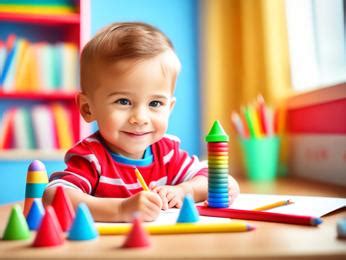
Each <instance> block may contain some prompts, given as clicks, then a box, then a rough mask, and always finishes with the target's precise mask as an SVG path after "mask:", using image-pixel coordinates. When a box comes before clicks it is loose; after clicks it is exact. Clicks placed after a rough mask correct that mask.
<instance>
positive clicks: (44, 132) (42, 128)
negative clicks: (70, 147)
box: [32, 105, 59, 150]
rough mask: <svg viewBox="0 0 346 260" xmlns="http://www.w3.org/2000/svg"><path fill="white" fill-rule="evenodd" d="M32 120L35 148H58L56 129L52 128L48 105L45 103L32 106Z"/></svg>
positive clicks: (52, 123)
mask: <svg viewBox="0 0 346 260" xmlns="http://www.w3.org/2000/svg"><path fill="white" fill-rule="evenodd" d="M32 122H33V126H34V133H35V139H36V147H37V149H41V150H53V149H58V148H59V147H58V145H57V142H56V139H57V138H56V130H55V128H54V118H53V113H52V110H51V109H50V107H49V106H46V105H37V106H34V107H33V108H32ZM43 122H44V124H43Z"/></svg>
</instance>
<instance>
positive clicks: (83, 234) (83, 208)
mask: <svg viewBox="0 0 346 260" xmlns="http://www.w3.org/2000/svg"><path fill="white" fill-rule="evenodd" d="M97 237H98V232H97V230H96V227H95V225H94V220H93V218H92V216H91V214H90V211H89V208H88V207H87V205H86V204H85V203H80V204H79V205H78V207H77V213H76V217H75V219H74V221H73V223H72V227H71V229H70V232H69V234H68V237H67V238H68V239H69V240H91V239H95V238H97Z"/></svg>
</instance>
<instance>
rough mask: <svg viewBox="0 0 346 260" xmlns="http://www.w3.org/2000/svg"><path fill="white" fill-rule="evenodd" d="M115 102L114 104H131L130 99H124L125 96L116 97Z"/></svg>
mask: <svg viewBox="0 0 346 260" xmlns="http://www.w3.org/2000/svg"><path fill="white" fill-rule="evenodd" d="M115 103H116V104H120V105H123V106H128V105H131V102H130V100H128V99H126V98H120V99H118V100H117V101H115Z"/></svg>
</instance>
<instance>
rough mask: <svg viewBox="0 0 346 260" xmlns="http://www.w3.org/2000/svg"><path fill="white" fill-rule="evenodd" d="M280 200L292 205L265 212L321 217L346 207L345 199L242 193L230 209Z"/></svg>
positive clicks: (248, 207) (257, 205) (253, 207)
mask: <svg viewBox="0 0 346 260" xmlns="http://www.w3.org/2000/svg"><path fill="white" fill-rule="evenodd" d="M280 200H291V201H292V202H293V203H292V204H289V205H284V206H281V207H277V208H273V209H269V210H266V211H268V212H276V213H284V214H294V215H306V216H315V217H322V216H324V215H326V214H328V213H330V212H333V211H334V210H337V209H340V208H343V207H346V199H345V198H333V197H315V196H296V195H267V194H246V193H244V194H240V195H239V197H238V198H237V199H236V200H235V202H234V203H233V204H232V205H231V207H230V208H234V209H246V210H252V209H255V208H257V207H261V206H264V205H267V204H270V203H274V202H276V201H280Z"/></svg>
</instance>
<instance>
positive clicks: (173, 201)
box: [152, 185, 185, 210]
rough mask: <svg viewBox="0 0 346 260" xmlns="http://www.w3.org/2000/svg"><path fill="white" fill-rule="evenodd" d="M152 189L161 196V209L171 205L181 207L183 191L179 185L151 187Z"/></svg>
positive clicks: (171, 206)
mask: <svg viewBox="0 0 346 260" xmlns="http://www.w3.org/2000/svg"><path fill="white" fill-rule="evenodd" d="M152 191H153V192H156V193H157V194H158V195H159V196H160V197H161V200H162V209H163V210H166V209H169V208H173V207H176V208H181V206H182V204H183V199H184V196H185V193H184V190H183V188H182V187H179V185H177V186H168V185H165V186H159V187H155V188H153V189H152Z"/></svg>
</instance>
